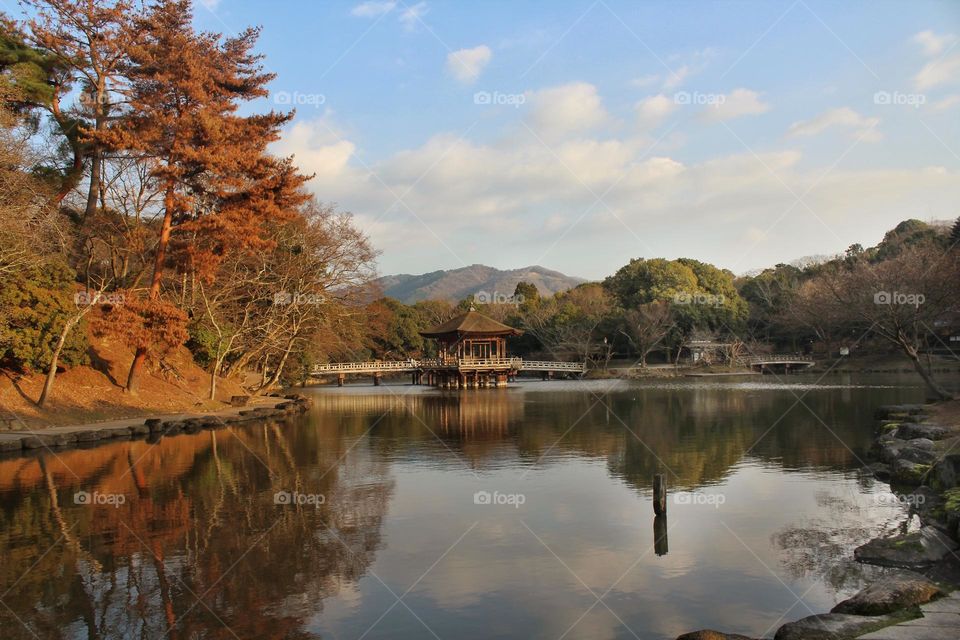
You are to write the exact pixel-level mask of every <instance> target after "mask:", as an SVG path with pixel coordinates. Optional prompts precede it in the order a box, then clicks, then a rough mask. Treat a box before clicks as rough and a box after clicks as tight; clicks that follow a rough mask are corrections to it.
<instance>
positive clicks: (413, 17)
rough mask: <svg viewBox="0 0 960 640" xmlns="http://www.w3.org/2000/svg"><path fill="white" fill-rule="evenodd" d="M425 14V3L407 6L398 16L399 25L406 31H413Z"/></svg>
mask: <svg viewBox="0 0 960 640" xmlns="http://www.w3.org/2000/svg"><path fill="white" fill-rule="evenodd" d="M426 13H427V3H426V2H418V3H417V4H415V5H413V6H408V7H407V8H406V9H404V11H403V13H401V14H400V24H402V25H403V28H404V29H406V30H407V31H413V30H414V29H416V27H417V23H418V22H420V20H421V19H422V17H423V16H424V14H426Z"/></svg>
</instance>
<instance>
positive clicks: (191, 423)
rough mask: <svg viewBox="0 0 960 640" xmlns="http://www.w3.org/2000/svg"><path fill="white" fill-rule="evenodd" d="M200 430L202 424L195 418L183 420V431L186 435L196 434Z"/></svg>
mask: <svg viewBox="0 0 960 640" xmlns="http://www.w3.org/2000/svg"><path fill="white" fill-rule="evenodd" d="M200 429H203V422H201V421H200V420H199V419H197V418H191V419H189V420H185V421H184V423H183V430H184V431H185V432H187V433H197V432H198V431H200Z"/></svg>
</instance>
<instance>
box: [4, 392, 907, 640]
mask: <svg viewBox="0 0 960 640" xmlns="http://www.w3.org/2000/svg"><path fill="white" fill-rule="evenodd" d="M609 386H610V385H609V384H608V383H604V384H595V383H582V384H576V383H544V384H541V383H531V384H523V385H519V386H515V387H512V388H509V389H498V390H484V391H472V392H463V393H445V392H439V391H436V390H422V389H419V388H410V387H395V388H393V387H381V388H379V389H378V390H377V392H374V390H373V389H370V388H367V389H358V388H349V387H347V388H345V389H343V390H341V391H340V392H331V391H327V390H321V391H318V392H317V393H316V394H315V397H316V401H317V402H316V406H315V408H314V411H313V412H312V413H311V414H309V415H308V416H305V417H302V418H297V419H295V421H294V422H292V423H282V422H279V423H278V422H270V423H266V424H257V425H247V426H241V427H233V428H228V429H224V430H220V431H212V432H204V433H198V434H193V435H179V436H176V437H173V438H165V439H162V440H160V441H159V442H158V443H156V444H148V443H146V442H143V441H134V442H113V443H109V444H107V445H104V446H100V447H97V448H93V449H85V450H72V451H63V452H57V453H56V455H53V454H49V453H46V454H41V455H36V456H33V457H20V458H4V459H0V553H2V556H3V558H4V561H3V563H0V594H3V593H6V595H4V596H3V597H2V600H3V603H4V604H6V605H7V607H9V608H0V625H2V628H3V629H4V633H3V636H4V638H34V637H39V638H103V639H108V638H134V637H140V638H159V637H164V636H165V634H167V635H169V637H171V638H175V639H187V638H191V639H192V638H232V637H241V638H317V637H359V636H361V635H363V634H364V633H366V634H367V635H366V636H365V637H367V638H406V637H424V636H426V635H430V633H429V632H428V629H429V630H430V631H432V632H435V633H437V634H438V635H439V636H440V637H467V636H470V635H471V634H472V635H473V637H484V638H488V637H504V638H506V637H558V636H560V635H561V634H562V633H564V631H565V630H567V629H570V633H569V634H568V637H571V638H577V637H591V638H593V637H610V638H615V637H632V636H633V633H637V634H639V635H641V637H672V636H675V635H677V634H678V633H680V632H682V631H685V630H689V629H692V628H699V627H704V626H713V627H720V628H727V629H731V630H736V631H740V632H743V633H748V634H749V633H753V634H759V633H762V632H763V631H764V629H766V628H767V626H768V625H769V624H770V623H771V622H773V621H775V620H776V619H777V617H778V616H779V615H780V614H782V613H783V612H784V610H786V609H787V608H788V607H789V606H791V605H792V604H793V603H794V601H795V596H793V595H792V593H790V592H789V590H787V589H783V587H782V585H781V584H780V580H784V581H786V582H788V583H789V584H790V585H791V589H792V590H793V591H795V592H796V593H807V594H808V595H807V596H805V603H807V604H808V606H810V607H811V608H814V609H815V610H816V609H817V608H818V607H819V608H820V609H826V608H829V606H831V605H832V603H833V602H835V601H836V599H837V598H838V597H839V596H840V595H842V594H845V593H848V592H850V591H852V590H854V589H856V588H857V586H858V585H859V584H860V581H861V579H862V576H861V575H860V573H859V571H860V568H859V567H858V566H856V565H852V564H851V563H849V562H846V561H845V559H846V558H849V556H850V552H851V548H852V546H853V545H855V544H857V543H859V542H861V541H863V540H864V539H866V538H868V537H870V536H871V535H875V533H876V532H877V531H878V530H880V529H881V528H884V527H889V526H893V525H894V524H895V523H896V522H897V521H898V519H902V515H903V511H902V510H901V509H900V508H898V507H895V506H891V504H890V503H889V502H888V503H887V504H886V506H881V507H877V506H876V501H875V499H874V495H875V494H876V493H878V492H880V491H882V490H883V488H882V487H875V486H874V483H873V481H872V480H871V479H860V477H859V476H858V475H857V474H856V473H855V471H854V470H855V469H856V468H858V467H859V466H860V464H859V458H861V457H863V455H864V451H865V450H866V448H867V447H868V446H869V443H870V438H871V426H870V425H871V414H872V410H873V407H874V406H875V405H876V404H879V403H881V402H896V401H909V400H915V399H917V398H918V397H919V396H920V395H921V394H922V392H921V391H920V390H919V389H915V388H912V387H890V388H883V389H881V388H875V387H871V386H869V385H866V386H863V387H855V388H844V389H836V388H829V387H822V386H821V387H814V386H810V387H802V386H800V387H787V388H783V387H782V386H775V387H771V386H769V385H766V386H765V385H763V384H756V383H752V382H751V383H745V384H741V385H721V384H701V383H696V384H689V385H686V384H670V385H657V384H652V385H629V384H622V383H617V384H615V386H614V387H613V390H612V391H609V392H608V388H609ZM804 394H805V395H804ZM798 397H802V398H803V402H799V403H798V402H797V398H798ZM658 472H664V473H667V474H668V480H669V485H670V487H671V492H681V491H683V492H689V491H693V492H695V493H694V495H701V494H702V495H706V496H711V495H713V496H716V495H721V494H722V495H723V496H724V500H723V501H722V502H721V503H720V504H718V501H716V500H702V501H697V500H691V501H690V502H689V503H684V504H676V503H674V502H673V501H670V506H669V510H668V513H669V517H670V524H669V526H668V523H667V518H666V517H658V518H653V510H652V508H651V505H650V491H651V481H652V478H653V474H654V473H658ZM478 491H487V492H490V493H492V492H499V493H500V494H506V495H516V494H522V495H523V496H524V501H523V503H522V506H519V505H516V504H515V503H510V504H499V505H498V504H489V505H483V504H477V503H475V501H474V499H473V498H472V496H473V495H474V494H475V493H477V492H478ZM77 492H86V494H87V495H89V496H91V497H90V498H89V499H88V500H87V504H78V503H77V500H76V494H77ZM278 492H283V493H285V494H291V495H301V496H303V495H305V496H318V495H319V496H322V500H314V501H312V502H297V501H296V500H295V501H293V502H291V503H288V504H275V494H277V493H278ZM111 496H112V497H113V499H112V500H111V501H103V500H108V499H109V498H110V497H111ZM117 496H122V500H120V499H117V498H116V497H117ZM98 499H100V500H102V501H98ZM651 520H653V523H652V530H651ZM668 530H669V537H670V538H671V542H672V546H671V547H670V549H669V551H670V552H669V553H668V543H667V538H668ZM650 552H652V553H650ZM558 558H559V559H561V560H562V562H558V561H557V560H558ZM758 559H759V560H760V561H761V562H758ZM768 567H769V569H768ZM771 569H772V570H774V571H776V574H773V573H771V572H770V570H771ZM624 572H626V573H624ZM781 574H782V575H781ZM584 585H587V586H588V587H589V589H590V590H592V591H594V592H595V593H597V594H601V593H605V592H608V595H607V596H605V597H604V603H605V604H607V605H608V606H609V607H610V609H612V610H613V611H615V612H616V614H617V615H616V616H614V615H612V614H611V613H610V610H607V609H606V608H603V607H594V608H592V609H590V605H591V604H592V603H594V600H595V597H594V596H593V595H591V593H590V592H589V591H587V590H586V589H585V588H584ZM611 585H613V586H611ZM401 594H405V595H404V596H403V602H402V604H398V603H397V598H398V597H399V596H400V595H401ZM804 610H806V609H804ZM584 611H588V613H586V614H584ZM733 612H736V613H733ZM414 613H415V614H416V615H413V614H414ZM469 629H476V631H475V632H473V631H467V630H469Z"/></svg>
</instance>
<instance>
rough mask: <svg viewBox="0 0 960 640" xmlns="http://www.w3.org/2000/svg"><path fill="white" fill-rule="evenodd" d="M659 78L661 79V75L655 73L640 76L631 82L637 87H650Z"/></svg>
mask: <svg viewBox="0 0 960 640" xmlns="http://www.w3.org/2000/svg"><path fill="white" fill-rule="evenodd" d="M658 80H660V76H658V75H657V74H655V73H653V74H650V75H648V76H640V77H639V78H634V79H633V80H631V81H630V84H632V85H633V86H635V87H640V88H643V87H649V86H650V85H652V84H656V82H657V81H658Z"/></svg>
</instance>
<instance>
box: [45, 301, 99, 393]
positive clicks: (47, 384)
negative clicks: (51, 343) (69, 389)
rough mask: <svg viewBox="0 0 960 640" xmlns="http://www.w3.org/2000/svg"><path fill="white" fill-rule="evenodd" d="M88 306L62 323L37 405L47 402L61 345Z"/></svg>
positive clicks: (61, 349)
mask: <svg viewBox="0 0 960 640" xmlns="http://www.w3.org/2000/svg"><path fill="white" fill-rule="evenodd" d="M91 306H92V305H91ZM90 308H91V307H90V306H88V307H86V308H85V309H84V310H83V311H81V312H80V313H78V314H77V315H75V316H73V317H72V318H70V319H69V320H67V322H66V323H65V324H64V325H63V330H62V331H61V332H60V337H59V338H58V339H57V346H55V347H54V348H53V356H52V357H51V358H50V367H49V368H48V369H47V379H46V381H45V382H44V383H43V391H42V392H40V399H39V400H37V406H38V407H42V406H43V405H44V404H45V403H46V402H47V397H48V396H49V395H50V392H51V391H53V382H54V380H55V379H56V377H57V362H58V361H59V360H60V352H61V351H63V345H65V344H66V343H67V337H68V336H69V335H70V331H72V330H73V327H75V326H76V324H77V323H78V322H80V319H81V318H83V316H84V315H86V313H87V311H89V310H90Z"/></svg>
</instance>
